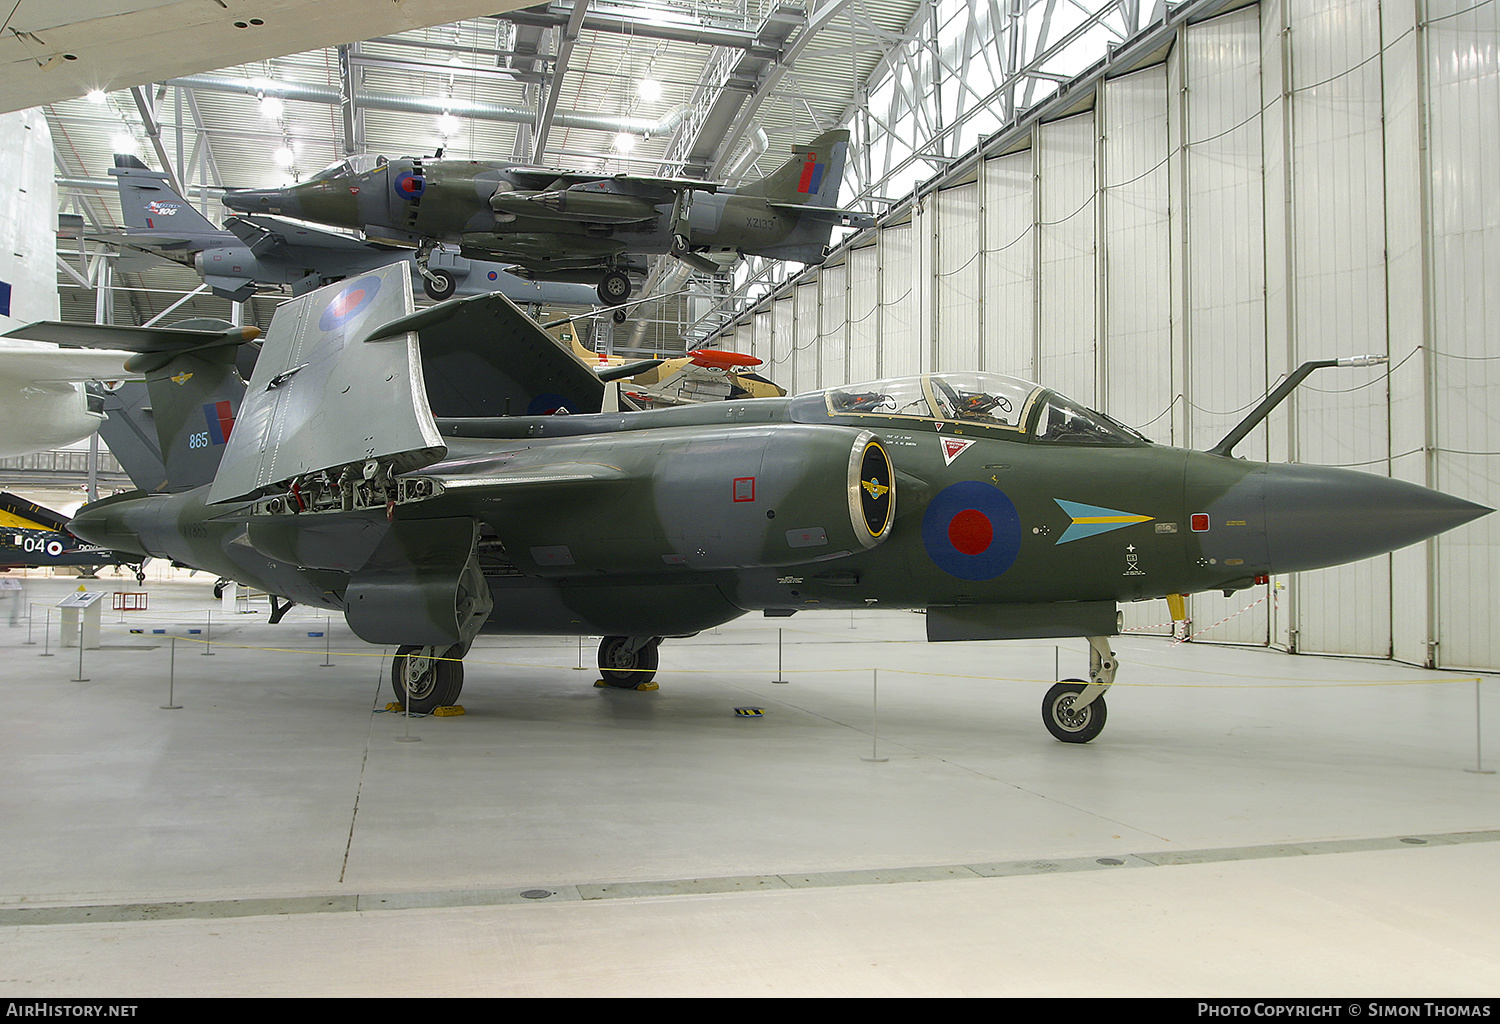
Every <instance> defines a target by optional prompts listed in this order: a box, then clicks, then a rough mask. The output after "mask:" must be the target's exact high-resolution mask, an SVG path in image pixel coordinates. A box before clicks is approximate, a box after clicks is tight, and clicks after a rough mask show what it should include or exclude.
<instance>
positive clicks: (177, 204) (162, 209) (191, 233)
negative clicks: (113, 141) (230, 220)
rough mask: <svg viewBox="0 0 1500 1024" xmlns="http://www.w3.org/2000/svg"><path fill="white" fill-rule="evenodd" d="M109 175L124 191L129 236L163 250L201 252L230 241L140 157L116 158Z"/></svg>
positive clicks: (122, 200) (123, 209)
mask: <svg viewBox="0 0 1500 1024" xmlns="http://www.w3.org/2000/svg"><path fill="white" fill-rule="evenodd" d="M109 173H110V174H111V175H112V176H114V178H115V179H116V186H117V187H118V188H119V190H120V210H121V212H122V213H124V215H125V228H126V231H127V233H128V234H131V235H139V236H143V241H147V242H150V243H151V244H152V245H157V246H160V247H161V248H167V249H169V248H183V249H201V248H204V247H205V246H207V245H209V244H212V243H213V242H215V240H219V239H223V238H226V237H228V236H227V234H226V232H225V231H224V229H223V228H220V227H218V226H216V225H215V224H214V223H213V222H212V221H210V220H209V219H208V218H207V217H205V216H203V214H201V213H199V212H198V210H197V209H196V208H195V207H194V206H193V204H192V203H190V202H188V201H187V200H186V199H184V198H183V197H182V196H181V195H180V194H178V192H177V190H176V189H174V188H173V187H172V180H171V179H170V178H169V177H167V176H166V175H165V174H162V173H161V172H159V171H153V170H152V169H151V168H149V167H147V166H146V165H145V164H144V163H142V162H141V160H140V158H139V157H135V156H130V155H128V154H125V153H116V154H115V165H114V166H113V167H111V168H110V169H109Z"/></svg>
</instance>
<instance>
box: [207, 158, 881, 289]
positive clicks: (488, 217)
mask: <svg viewBox="0 0 1500 1024" xmlns="http://www.w3.org/2000/svg"><path fill="white" fill-rule="evenodd" d="M848 150H849V133H848V132H847V131H829V132H824V133H823V134H822V135H819V136H818V137H817V138H816V139H814V140H813V141H812V142H810V143H808V144H807V145H806V146H803V147H800V148H798V149H796V150H794V151H793V154H792V157H791V159H790V160H788V161H787V162H786V163H784V164H782V165H781V167H779V168H778V169H776V170H775V171H772V172H771V174H769V175H768V176H766V177H765V178H762V179H760V180H759V181H756V182H753V183H751V184H749V185H745V186H743V187H741V188H725V187H723V186H721V185H717V184H715V183H713V182H709V181H699V180H696V179H692V178H652V177H642V176H640V175H634V174H604V173H599V172H593V173H590V172H587V171H559V170H549V169H546V168H540V167H526V166H522V165H517V164H504V163H487V162H484V161H479V160H446V159H436V158H426V157H402V158H400V159H396V160H388V159H386V158H385V157H383V156H375V155H371V154H365V155H361V156H352V157H349V158H348V159H346V160H341V161H339V162H338V163H336V164H334V165H332V166H331V167H327V168H324V169H323V170H322V171H319V172H318V173H317V174H316V175H314V176H313V177H312V178H311V179H310V180H308V181H306V182H303V183H302V184H300V185H293V186H291V187H289V188H278V189H236V190H232V191H230V192H228V193H226V194H225V196H224V205H225V206H227V207H229V208H230V209H231V210H236V211H238V212H240V213H243V214H276V215H279V216H282V217H293V218H296V219H298V220H304V221H311V222H312V223H315V224H327V225H333V226H335V227H342V228H352V229H354V230H357V231H362V232H363V233H364V235H365V237H366V239H368V240H370V241H373V242H384V243H393V244H397V245H404V246H413V247H416V249H417V250H418V257H417V260H418V262H417V266H418V269H419V270H420V271H421V272H422V274H423V276H425V277H427V278H428V280H429V282H430V281H432V279H433V277H434V275H435V274H436V271H435V270H434V269H433V268H431V267H430V266H428V263H427V253H428V252H429V251H430V250H431V249H432V247H433V246H435V245H437V244H438V243H448V244H452V245H457V246H458V247H459V254H460V255H461V256H463V257H466V258H468V259H481V260H483V259H497V260H505V261H510V262H513V263H515V264H516V265H517V266H518V267H519V268H520V270H521V271H522V272H523V273H525V274H526V275H527V276H530V277H534V278H537V279H539V280H584V279H588V280H591V281H594V282H597V283H598V292H599V298H600V299H601V300H602V301H603V302H605V303H606V304H608V305H617V304H619V303H622V302H624V301H625V300H626V299H628V298H629V297H630V290H631V281H630V276H629V273H628V271H630V270H632V269H643V265H642V264H640V263H639V262H638V261H635V262H633V261H632V259H631V257H632V256H639V255H651V254H660V253H670V254H672V255H673V256H676V257H678V258H679V259H681V260H683V261H684V262H687V263H688V264H690V265H691V266H693V267H695V268H697V269H699V270H705V271H708V272H713V271H717V270H718V269H719V266H718V264H716V263H714V262H713V261H712V260H710V259H708V258H707V257H708V254H710V253H739V254H746V255H753V256H767V257H770V258H772V259H782V260H796V261H797V262H799V263H822V262H823V255H824V248H825V247H826V246H827V245H828V240H829V236H830V234H831V232H832V231H833V227H834V225H836V224H837V225H843V226H846V227H865V226H869V225H870V224H872V223H873V219H872V218H870V217H869V216H868V215H865V214H857V213H851V212H849V211H846V210H840V209H838V193H839V183H840V181H841V180H842V179H843V176H844V161H845V157H846V154H847V153H848Z"/></svg>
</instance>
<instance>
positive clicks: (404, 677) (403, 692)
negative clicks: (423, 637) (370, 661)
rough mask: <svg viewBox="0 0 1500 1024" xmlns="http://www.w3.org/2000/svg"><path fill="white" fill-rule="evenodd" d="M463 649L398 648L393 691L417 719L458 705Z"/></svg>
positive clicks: (459, 647)
mask: <svg viewBox="0 0 1500 1024" xmlns="http://www.w3.org/2000/svg"><path fill="white" fill-rule="evenodd" d="M463 655H464V647H463V645H462V644H457V645H454V646H452V647H398V648H397V649H396V657H395V658H393V659H391V689H392V690H394V691H396V700H397V701H398V702H399V703H400V704H401V706H402V707H403V708H406V709H407V710H409V711H410V712H411V713H412V714H414V715H427V714H431V713H432V712H433V711H434V710H436V709H437V708H442V707H448V706H450V705H453V704H456V703H458V695H459V693H460V692H462V691H463V688H464V663H463V662H462V661H461V660H459V659H461V658H462V657H463Z"/></svg>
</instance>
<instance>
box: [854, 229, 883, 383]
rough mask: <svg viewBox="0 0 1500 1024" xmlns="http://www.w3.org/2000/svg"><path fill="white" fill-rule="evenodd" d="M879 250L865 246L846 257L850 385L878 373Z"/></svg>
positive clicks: (874, 377)
mask: <svg viewBox="0 0 1500 1024" xmlns="http://www.w3.org/2000/svg"><path fill="white" fill-rule="evenodd" d="M879 257H880V250H879V249H878V248H877V247H876V246H873V245H866V246H863V247H861V248H859V249H855V250H854V251H852V252H851V253H849V277H848V287H849V382H850V383H855V382H857V381H862V380H875V379H876V378H878V377H880V376H881V373H880V317H879V309H880V259H879Z"/></svg>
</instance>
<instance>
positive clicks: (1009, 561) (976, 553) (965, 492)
mask: <svg viewBox="0 0 1500 1024" xmlns="http://www.w3.org/2000/svg"><path fill="white" fill-rule="evenodd" d="M922 546H923V547H924V548H925V549H926V550H927V557H928V558H930V559H932V562H933V564H934V565H936V566H937V567H938V568H939V569H941V570H943V571H944V572H946V573H948V575H950V576H957V577H958V578H959V579H961V580H975V581H978V580H992V579H994V578H995V577H996V576H999V575H1000V574H1001V573H1003V572H1005V570H1007V569H1009V568H1010V567H1011V566H1012V565H1014V564H1015V561H1016V556H1017V555H1018V554H1019V553H1020V551H1021V517H1020V516H1019V515H1018V514H1017V513H1016V506H1015V504H1014V503H1013V502H1012V501H1011V500H1010V498H1009V497H1007V496H1006V494H1005V492H1004V491H1002V490H1000V488H998V487H994V486H992V485H990V484H986V483H981V482H979V481H977V480H965V481H963V482H962V483H956V484H953V485H952V486H950V487H945V488H943V489H942V490H941V491H939V492H938V494H937V497H935V498H933V499H932V501H931V502H929V503H928V505H927V511H926V512H925V513H924V514H923V515H922Z"/></svg>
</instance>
